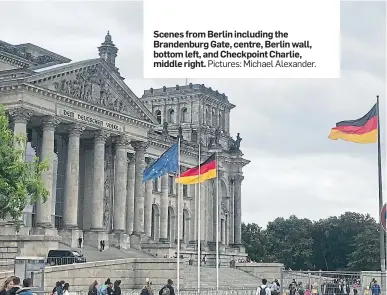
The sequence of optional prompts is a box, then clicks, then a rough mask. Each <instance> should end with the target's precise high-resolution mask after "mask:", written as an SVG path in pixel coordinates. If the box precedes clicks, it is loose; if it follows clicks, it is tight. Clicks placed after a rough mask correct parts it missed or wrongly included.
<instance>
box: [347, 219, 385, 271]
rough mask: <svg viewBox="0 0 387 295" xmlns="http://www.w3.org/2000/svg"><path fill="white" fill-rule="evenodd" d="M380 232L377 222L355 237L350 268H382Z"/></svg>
mask: <svg viewBox="0 0 387 295" xmlns="http://www.w3.org/2000/svg"><path fill="white" fill-rule="evenodd" d="M379 232H380V226H379V224H377V223H376V222H375V223H374V224H372V225H370V227H369V228H368V229H367V230H365V231H362V232H360V233H358V234H357V235H356V236H355V237H354V242H353V243H352V245H351V246H352V247H353V251H352V252H351V253H350V254H349V255H348V261H349V262H348V269H349V270H354V271H358V270H380V245H379Z"/></svg>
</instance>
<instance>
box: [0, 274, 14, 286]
mask: <svg viewBox="0 0 387 295" xmlns="http://www.w3.org/2000/svg"><path fill="white" fill-rule="evenodd" d="M10 276H13V270H12V271H11V270H10V271H3V272H0V286H1V285H2V283H3V282H4V281H5V280H6V279H7V278H9V277H10Z"/></svg>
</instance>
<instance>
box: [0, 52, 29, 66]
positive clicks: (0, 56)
mask: <svg viewBox="0 0 387 295" xmlns="http://www.w3.org/2000/svg"><path fill="white" fill-rule="evenodd" d="M0 60H1V61H2V62H5V63H7V64H10V65H13V66H16V67H18V68H25V67H28V66H29V65H30V63H28V62H27V61H21V58H19V57H14V56H12V55H11V54H7V53H5V52H0Z"/></svg>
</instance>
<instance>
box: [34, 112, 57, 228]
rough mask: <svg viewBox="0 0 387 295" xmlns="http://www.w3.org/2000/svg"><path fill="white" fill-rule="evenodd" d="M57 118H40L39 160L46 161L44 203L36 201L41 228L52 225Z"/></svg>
mask: <svg viewBox="0 0 387 295" xmlns="http://www.w3.org/2000/svg"><path fill="white" fill-rule="evenodd" d="M58 124H59V120H58V119H56V118H55V117H51V116H50V117H45V118H43V120H42V128H43V138H42V148H41V160H42V161H47V163H48V169H47V170H46V171H43V172H42V181H43V185H44V188H45V189H46V190H47V191H48V198H47V201H46V202H45V203H43V202H42V200H38V201H37V202H36V225H37V226H38V227H43V228H51V227H52V213H53V212H52V192H53V187H52V186H53V176H54V175H53V173H54V172H53V169H54V162H53V156H54V140H55V128H56V126H57V125H58Z"/></svg>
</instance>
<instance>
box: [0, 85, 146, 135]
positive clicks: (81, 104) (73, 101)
mask: <svg viewBox="0 0 387 295" xmlns="http://www.w3.org/2000/svg"><path fill="white" fill-rule="evenodd" d="M15 90H16V91H28V92H31V93H35V94H40V95H43V96H46V97H49V98H50V99H55V100H57V101H59V102H64V103H67V104H71V105H74V106H77V107H79V108H83V109H85V110H89V111H93V112H96V113H98V114H101V115H104V116H108V117H112V118H114V119H118V120H121V121H125V122H128V123H130V124H134V125H137V126H140V127H143V128H152V127H154V124H152V123H149V122H147V121H143V120H140V119H137V118H134V117H131V116H128V115H123V114H120V113H118V112H116V111H112V110H108V109H105V108H102V107H100V106H95V105H92V104H89V103H87V102H85V101H82V100H78V99H75V98H72V97H69V96H66V95H64V94H60V93H57V92H55V91H52V90H49V89H46V88H41V87H38V86H36V85H33V84H29V83H23V84H15V85H8V86H0V93H1V92H6V91H15Z"/></svg>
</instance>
